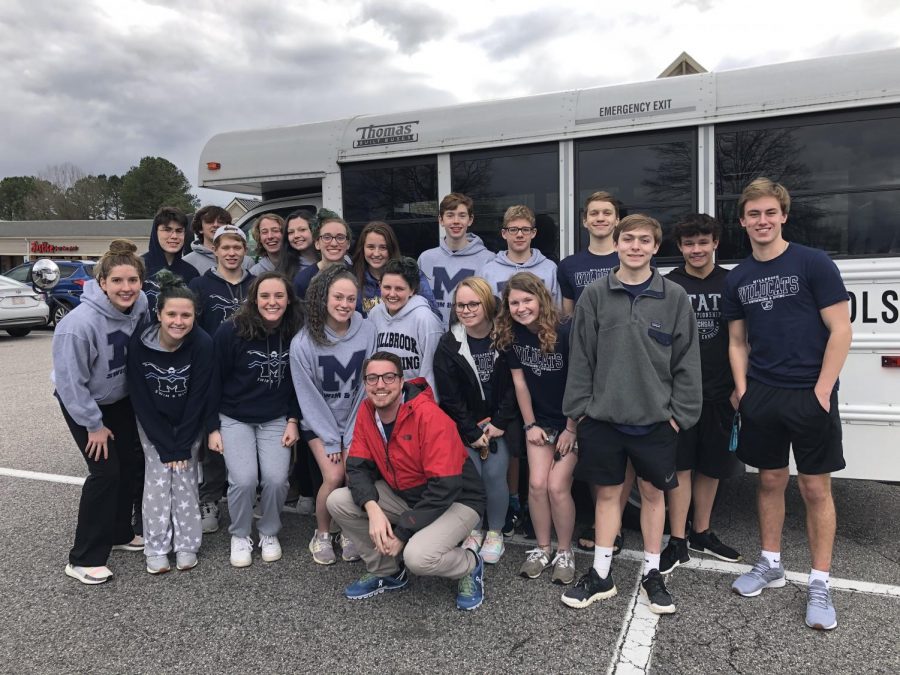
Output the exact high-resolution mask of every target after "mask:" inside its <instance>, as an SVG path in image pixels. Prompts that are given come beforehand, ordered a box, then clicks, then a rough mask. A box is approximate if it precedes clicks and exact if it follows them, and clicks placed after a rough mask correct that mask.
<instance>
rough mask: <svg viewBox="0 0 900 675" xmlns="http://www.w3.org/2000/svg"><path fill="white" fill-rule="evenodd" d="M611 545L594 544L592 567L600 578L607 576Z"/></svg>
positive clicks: (611, 551)
mask: <svg viewBox="0 0 900 675" xmlns="http://www.w3.org/2000/svg"><path fill="white" fill-rule="evenodd" d="M612 554H613V550H612V546H610V547H609V548H606V547H604V546H594V569H595V570H597V574H599V575H600V578H601V579H605V578H606V577H608V576H609V566H610V565H612Z"/></svg>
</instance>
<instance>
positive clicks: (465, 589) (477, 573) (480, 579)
mask: <svg viewBox="0 0 900 675" xmlns="http://www.w3.org/2000/svg"><path fill="white" fill-rule="evenodd" d="M475 558H476V559H477V560H478V562H477V563H476V564H475V569H474V570H472V571H471V572H470V573H469V574H467V575H466V576H464V577H463V578H462V579H460V580H459V590H458V591H457V593H456V608H457V609H465V610H470V609H478V608H479V607H481V603H482V602H484V561H483V560H482V559H481V556H480V555H478V554H477V553H476V554H475Z"/></svg>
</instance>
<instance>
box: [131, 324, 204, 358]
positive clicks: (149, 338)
mask: <svg viewBox="0 0 900 675" xmlns="http://www.w3.org/2000/svg"><path fill="white" fill-rule="evenodd" d="M197 328H198V326H197V324H194V327H193V328H192V329H191V332H190V333H188V334H187V335H185V336H184V339H183V340H182V341H181V344H180V345H178V348H177V349H176V350H175V351H178V350H180V349H183V348H185V347H187V348H188V349H190V346H191V344H192V343H193V342H194V334H195V333H196V331H197ZM141 344H142V345H144V346H145V347H146V348H147V349H152V350H154V351H157V352H166V353H168V351H169V350H168V349H164V348H163V346H162V345H161V344H160V343H159V324H158V323H151V324H149V325H148V326H147V327H146V328H144V329H143V330H142V331H141Z"/></svg>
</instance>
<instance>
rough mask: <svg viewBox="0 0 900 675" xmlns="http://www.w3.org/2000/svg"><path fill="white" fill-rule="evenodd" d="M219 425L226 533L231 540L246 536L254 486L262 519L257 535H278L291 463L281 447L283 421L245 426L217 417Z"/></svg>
mask: <svg viewBox="0 0 900 675" xmlns="http://www.w3.org/2000/svg"><path fill="white" fill-rule="evenodd" d="M219 421H220V424H221V427H220V429H219V431H220V433H221V434H222V446H223V448H224V454H225V466H226V467H227V468H228V513H229V514H231V527H229V528H228V531H229V532H230V533H231V535H232V536H235V537H249V536H250V529H251V526H252V523H253V504H254V503H255V502H256V486H257V485H261V486H262V492H261V494H260V497H259V504H260V508H261V509H262V518H260V519H259V522H258V523H257V524H256V527H257V529H258V530H259V532H260V534H267V535H277V534H278V532H279V531H281V507H282V505H283V504H284V498H285V497H286V496H287V491H288V467H289V465H290V461H291V449H290V448H286V447H284V446H283V445H282V444H281V437H282V436H284V429H285V427H286V426H287V418H285V417H278V418H276V419H274V420H269V421H268V422H263V423H262V424H246V423H245V422H239V421H238V420H236V419H232V418H231V417H228V416H227V415H222V414H219ZM257 467H258V468H257Z"/></svg>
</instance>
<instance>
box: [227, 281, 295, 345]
mask: <svg viewBox="0 0 900 675" xmlns="http://www.w3.org/2000/svg"><path fill="white" fill-rule="evenodd" d="M269 279H277V280H278V281H280V282H281V283H283V284H284V289H285V291H286V292H287V307H286V308H285V310H284V315H283V316H282V317H281V323H280V324H278V328H277V330H278V334H279V336H280V337H281V339H282V340H284V341H286V342H290V341H291V340H292V339H293V337H294V335H296V334H297V332H298V331H299V330H300V328H302V327H303V308H302V306H301V305H300V300H298V299H297V294H296V293H295V292H294V286H293V285H292V284H291V282H290V281H288V278H287V277H286V276H284V275H283V274H281V273H280V272H263V273H262V274H260V275H259V276H258V277H256V279H254V280H253V283H252V284H250V290H249V291H248V292H247V299H246V300H244V302H242V303H241V306H240V307H239V308H238V310H237V311H236V312H235V313H234V316H233V317H232V320H233V321H234V325H235V326H236V327H237V334H238V337H239V338H241V339H242V340H262V339H263V338H264V337H266V335H267V334H268V333H269V331H268V330H267V329H266V325H265V323H263V319H262V316H260V314H259V308H258V307H257V306H256V301H257V298H258V297H259V287H260V285H261V284H262V283H263V282H264V281H268V280H269Z"/></svg>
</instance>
